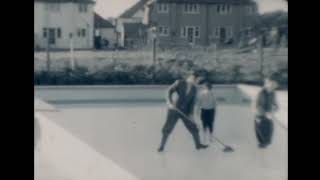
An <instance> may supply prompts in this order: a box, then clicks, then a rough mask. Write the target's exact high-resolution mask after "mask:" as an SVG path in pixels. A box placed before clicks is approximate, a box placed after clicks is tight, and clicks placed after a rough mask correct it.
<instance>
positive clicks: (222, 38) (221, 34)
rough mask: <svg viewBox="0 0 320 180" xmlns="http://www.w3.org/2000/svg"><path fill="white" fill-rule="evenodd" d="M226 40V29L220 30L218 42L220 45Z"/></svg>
mask: <svg viewBox="0 0 320 180" xmlns="http://www.w3.org/2000/svg"><path fill="white" fill-rule="evenodd" d="M226 38H227V30H226V28H220V42H221V43H224V42H226Z"/></svg>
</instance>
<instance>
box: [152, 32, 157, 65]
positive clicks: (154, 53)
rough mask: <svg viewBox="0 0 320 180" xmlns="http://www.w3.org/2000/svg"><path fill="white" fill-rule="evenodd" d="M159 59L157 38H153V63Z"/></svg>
mask: <svg viewBox="0 0 320 180" xmlns="http://www.w3.org/2000/svg"><path fill="white" fill-rule="evenodd" d="M156 61H157V39H156V38H153V64H156Z"/></svg>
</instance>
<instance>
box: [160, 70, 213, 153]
mask: <svg viewBox="0 0 320 180" xmlns="http://www.w3.org/2000/svg"><path fill="white" fill-rule="evenodd" d="M203 76H204V75H202V73H201V72H197V71H196V72H193V73H192V74H191V75H190V76H189V77H188V78H187V79H185V80H178V81H176V82H175V83H174V84H173V85H172V86H171V87H170V88H169V91H168V94H167V99H168V103H169V109H168V113H167V119H166V122H165V124H164V126H163V129H162V139H161V144H160V147H159V149H158V152H163V151H164V148H165V145H166V143H167V140H168V138H169V136H170V134H171V133H172V131H173V129H174V127H175V126H176V124H177V122H178V120H179V119H181V120H182V122H183V123H184V125H185V127H186V128H187V130H188V131H189V132H190V133H191V134H192V136H193V141H194V143H195V147H196V149H197V150H201V149H206V148H207V147H208V146H206V145H203V144H202V143H201V142H200V137H199V130H198V128H197V126H196V124H195V123H194V122H193V121H190V120H189V119H187V118H186V117H185V116H188V117H190V119H192V116H193V109H194V106H195V101H196V95H197V88H196V85H197V84H198V83H199V82H200V81H201V80H202V79H203ZM175 92H176V93H177V94H178V99H177V100H176V101H174V100H173V94H174V93H175ZM176 109H177V110H176ZM180 111H181V112H180ZM181 113H183V114H184V115H185V116H184V115H183V114H181Z"/></svg>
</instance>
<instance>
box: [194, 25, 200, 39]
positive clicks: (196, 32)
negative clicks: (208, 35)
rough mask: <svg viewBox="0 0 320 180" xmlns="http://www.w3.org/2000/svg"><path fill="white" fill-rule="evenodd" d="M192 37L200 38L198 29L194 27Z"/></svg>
mask: <svg viewBox="0 0 320 180" xmlns="http://www.w3.org/2000/svg"><path fill="white" fill-rule="evenodd" d="M194 36H195V37H196V38H200V27H195V30H194Z"/></svg>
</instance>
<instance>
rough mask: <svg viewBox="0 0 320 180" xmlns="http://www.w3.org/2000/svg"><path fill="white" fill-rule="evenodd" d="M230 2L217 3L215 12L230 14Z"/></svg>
mask: <svg viewBox="0 0 320 180" xmlns="http://www.w3.org/2000/svg"><path fill="white" fill-rule="evenodd" d="M232 7H233V6H232V4H228V3H225V4H217V7H216V12H217V14H220V15H227V14H232V9H233V8H232Z"/></svg>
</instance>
